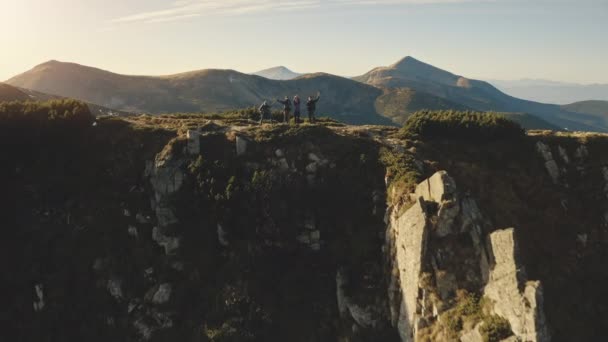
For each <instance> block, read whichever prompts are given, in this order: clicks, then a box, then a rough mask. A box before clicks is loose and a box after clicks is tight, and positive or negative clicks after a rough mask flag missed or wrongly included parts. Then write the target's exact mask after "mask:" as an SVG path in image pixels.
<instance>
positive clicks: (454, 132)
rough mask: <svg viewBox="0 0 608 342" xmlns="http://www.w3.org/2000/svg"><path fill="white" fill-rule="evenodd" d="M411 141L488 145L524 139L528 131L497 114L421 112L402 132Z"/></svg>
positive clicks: (406, 124) (408, 122)
mask: <svg viewBox="0 0 608 342" xmlns="http://www.w3.org/2000/svg"><path fill="white" fill-rule="evenodd" d="M400 135H401V137H403V138H409V139H438V138H445V139H457V140H463V141H471V142H485V141H493V140H502V139H512V138H520V137H523V136H524V130H523V128H521V126H520V125H519V124H517V123H515V122H514V121H511V120H509V119H507V118H506V117H504V116H502V115H499V114H496V113H481V112H469V111H464V112H459V111H452V110H446V111H419V112H416V113H414V114H413V115H412V116H411V117H410V118H409V119H408V120H407V121H406V123H405V125H404V126H403V128H402V129H401V131H400Z"/></svg>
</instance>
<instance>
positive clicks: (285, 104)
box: [277, 96, 291, 123]
mask: <svg viewBox="0 0 608 342" xmlns="http://www.w3.org/2000/svg"><path fill="white" fill-rule="evenodd" d="M277 102H278V103H280V104H282V105H283V122H284V123H289V113H290V112H291V101H290V100H289V97H287V96H285V99H284V100H283V101H281V100H279V99H277Z"/></svg>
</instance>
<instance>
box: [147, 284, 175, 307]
mask: <svg viewBox="0 0 608 342" xmlns="http://www.w3.org/2000/svg"><path fill="white" fill-rule="evenodd" d="M172 291H173V287H172V286H171V284H168V283H164V284H160V286H159V287H158V290H156V292H155V293H154V296H153V297H152V303H154V304H165V303H167V302H168V301H169V299H170V298H171V292H172Z"/></svg>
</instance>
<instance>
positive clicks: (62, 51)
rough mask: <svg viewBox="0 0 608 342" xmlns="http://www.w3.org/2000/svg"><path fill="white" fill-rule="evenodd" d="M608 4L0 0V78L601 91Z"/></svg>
mask: <svg viewBox="0 0 608 342" xmlns="http://www.w3.org/2000/svg"><path fill="white" fill-rule="evenodd" d="M607 37H608V0H285V1H280V0H122V1H112V0H0V46H1V47H2V48H1V49H0V51H1V53H0V80H6V79H8V78H10V77H12V76H14V75H16V74H19V73H21V72H24V71H26V70H28V69H30V68H32V67H34V66H35V65H37V64H40V63H43V62H45V61H48V60H51V59H54V60H60V61H64V62H75V63H79V64H84V65H89V66H95V67H98V68H101V69H105V70H110V71H113V72H117V73H122V74H132V75H167V74H173V73H178V72H185V71H190V70H197V69H206V68H221V69H236V70H239V71H242V72H254V71H257V70H260V69H264V68H268V67H273V66H277V65H285V66H287V67H288V68H290V69H292V70H294V71H297V72H317V71H324V72H329V73H333V74H337V75H342V76H356V75H360V74H363V73H365V72H367V71H369V70H370V69H372V68H374V67H376V66H382V65H390V64H392V63H394V62H396V61H397V60H399V59H401V58H403V57H405V56H412V57H415V58H416V59H419V60H421V61H424V62H426V63H429V64H432V65H435V66H437V67H440V68H442V69H446V70H448V71H451V72H453V73H455V74H459V75H463V76H466V77H469V78H476V79H484V80H488V79H501V80H514V79H522V78H530V79H549V80H556V81H563V82H575V83H608V62H607V61H608V44H607V42H608V38H607Z"/></svg>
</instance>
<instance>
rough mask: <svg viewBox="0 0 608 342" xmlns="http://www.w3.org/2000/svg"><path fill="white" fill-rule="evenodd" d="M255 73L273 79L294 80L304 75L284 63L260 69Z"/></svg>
mask: <svg viewBox="0 0 608 342" xmlns="http://www.w3.org/2000/svg"><path fill="white" fill-rule="evenodd" d="M253 75H257V76H262V77H266V78H268V79H271V80H292V79H294V78H297V77H299V76H302V74H299V73H297V72H294V71H292V70H290V69H289V68H287V67H285V66H283V65H280V66H276V67H272V68H268V69H264V70H260V71H257V72H254V73H253Z"/></svg>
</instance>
